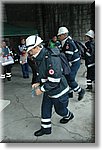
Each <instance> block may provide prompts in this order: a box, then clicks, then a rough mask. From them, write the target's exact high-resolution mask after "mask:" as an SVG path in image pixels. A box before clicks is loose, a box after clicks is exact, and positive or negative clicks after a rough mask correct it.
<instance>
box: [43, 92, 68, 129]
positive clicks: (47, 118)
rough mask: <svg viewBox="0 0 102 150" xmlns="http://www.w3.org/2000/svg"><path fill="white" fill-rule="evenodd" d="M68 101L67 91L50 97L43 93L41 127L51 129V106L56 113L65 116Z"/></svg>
mask: <svg viewBox="0 0 102 150" xmlns="http://www.w3.org/2000/svg"><path fill="white" fill-rule="evenodd" d="M68 102H69V100H68V92H67V93H66V94H64V95H63V96H61V97H59V98H50V97H49V96H48V95H47V93H44V95H43V101H42V107H41V127H42V128H43V129H44V130H51V116H52V107H53V106H54V109H55V112H56V113H57V114H58V115H60V116H62V117H65V116H67V115H68V113H69V110H68V108H67V106H68Z"/></svg>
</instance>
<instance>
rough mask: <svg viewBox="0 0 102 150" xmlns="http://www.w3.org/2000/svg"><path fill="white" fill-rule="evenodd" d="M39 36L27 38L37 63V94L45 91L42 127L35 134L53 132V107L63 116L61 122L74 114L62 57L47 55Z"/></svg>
mask: <svg viewBox="0 0 102 150" xmlns="http://www.w3.org/2000/svg"><path fill="white" fill-rule="evenodd" d="M42 41H43V40H42V39H41V38H40V37H39V36H35V35H32V36H29V37H28V38H27V39H26V46H27V52H28V53H29V55H30V56H31V57H33V58H34V59H35V61H36V64H37V82H36V83H35V84H33V86H34V87H35V88H36V90H35V92H36V95H40V94H42V93H43V101H42V107H41V129H40V130H38V131H36V132H35V133H34V135H35V136H42V135H44V134H51V115H52V107H53V106H54V108H55V111H56V113H57V114H58V115H60V116H62V117H63V118H62V119H61V120H60V123H67V122H68V121H69V120H71V119H72V118H73V117H74V115H73V113H71V112H70V111H69V110H68V108H67V106H68V90H69V87H68V84H67V81H66V79H65V77H64V75H63V74H62V70H61V62H60V58H59V57H56V56H53V55H51V57H50V59H49V58H48V56H46V51H47V49H46V48H44V47H43V46H42V45H41V43H42ZM37 87H38V88H37Z"/></svg>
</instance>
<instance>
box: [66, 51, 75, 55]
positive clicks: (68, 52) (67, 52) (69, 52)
mask: <svg viewBox="0 0 102 150" xmlns="http://www.w3.org/2000/svg"><path fill="white" fill-rule="evenodd" d="M65 53H66V54H70V55H73V53H74V52H72V51H65Z"/></svg>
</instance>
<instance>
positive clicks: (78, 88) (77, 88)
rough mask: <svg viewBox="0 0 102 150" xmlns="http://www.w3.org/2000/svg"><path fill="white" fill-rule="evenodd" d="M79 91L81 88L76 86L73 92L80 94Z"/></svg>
mask: <svg viewBox="0 0 102 150" xmlns="http://www.w3.org/2000/svg"><path fill="white" fill-rule="evenodd" d="M80 91H81V87H80V86H79V85H78V86H77V87H76V88H74V92H78V93H79V92H80Z"/></svg>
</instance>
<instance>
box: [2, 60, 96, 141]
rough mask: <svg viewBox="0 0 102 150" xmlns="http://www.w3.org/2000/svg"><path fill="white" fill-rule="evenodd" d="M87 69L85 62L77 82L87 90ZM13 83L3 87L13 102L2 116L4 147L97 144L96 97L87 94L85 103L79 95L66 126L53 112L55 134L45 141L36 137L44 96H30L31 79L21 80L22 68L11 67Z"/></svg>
mask: <svg viewBox="0 0 102 150" xmlns="http://www.w3.org/2000/svg"><path fill="white" fill-rule="evenodd" d="M84 72H85V66H84V62H83V61H82V64H81V67H80V70H79V72H78V76H77V80H78V83H79V85H81V87H83V88H85V87H86V85H85V83H86V78H85V74H84ZM12 75H13V77H12V80H11V81H5V83H4V89H3V91H4V94H3V95H4V97H3V98H2V99H4V100H10V104H9V105H8V106H7V107H6V108H5V109H4V110H3V111H2V112H1V113H0V115H2V117H1V118H0V122H1V123H0V131H1V132H2V134H1V135H0V136H1V137H0V138H1V139H2V141H1V142H3V143H15V142H17V143H26V142H27V143H39V142H43V143H44V142H48V143H53V142H55V143H61V142H63V143H65V142H66V143H94V142H95V125H94V121H95V119H94V115H95V112H94V105H95V93H94V90H93V92H86V93H85V96H84V98H83V100H81V101H78V100H77V98H78V95H77V94H74V98H72V99H70V101H69V109H70V110H71V111H72V112H73V113H74V115H75V117H74V119H73V120H71V121H70V122H69V123H67V124H64V125H63V124H60V123H59V120H60V119H61V117H60V116H58V115H57V114H56V113H55V111H54V109H53V113H52V134H51V135H43V136H42V137H36V136H34V134H33V133H34V132H35V131H36V130H38V129H40V106H41V101H42V100H41V99H42V95H41V96H35V97H34V98H32V96H31V77H32V74H31V73H30V78H29V79H23V78H22V72H21V66H20V65H19V64H14V65H13V67H12Z"/></svg>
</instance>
